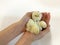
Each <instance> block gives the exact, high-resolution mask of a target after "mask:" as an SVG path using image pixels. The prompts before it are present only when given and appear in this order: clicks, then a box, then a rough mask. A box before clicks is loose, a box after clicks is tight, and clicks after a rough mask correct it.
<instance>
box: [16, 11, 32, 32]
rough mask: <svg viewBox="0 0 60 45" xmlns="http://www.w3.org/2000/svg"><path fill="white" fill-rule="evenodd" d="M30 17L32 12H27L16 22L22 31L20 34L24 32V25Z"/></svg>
mask: <svg viewBox="0 0 60 45" xmlns="http://www.w3.org/2000/svg"><path fill="white" fill-rule="evenodd" d="M31 16H32V12H28V13H26V14H25V15H24V16H23V17H22V19H21V20H20V21H18V22H17V24H18V27H21V28H19V29H20V30H22V32H25V31H26V23H27V22H28V20H29V19H30V18H31Z"/></svg>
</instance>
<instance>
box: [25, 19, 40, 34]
mask: <svg viewBox="0 0 60 45" xmlns="http://www.w3.org/2000/svg"><path fill="white" fill-rule="evenodd" d="M26 30H27V31H29V32H31V33H34V34H39V32H40V30H39V26H38V25H37V24H36V22H34V21H33V20H32V19H29V21H28V23H27V28H26Z"/></svg>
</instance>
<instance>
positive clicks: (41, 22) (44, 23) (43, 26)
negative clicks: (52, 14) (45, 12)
mask: <svg viewBox="0 0 60 45" xmlns="http://www.w3.org/2000/svg"><path fill="white" fill-rule="evenodd" d="M39 26H41V27H42V28H46V27H47V24H46V22H45V21H40V22H39Z"/></svg>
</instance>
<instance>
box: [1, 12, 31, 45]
mask: <svg viewBox="0 0 60 45" xmlns="http://www.w3.org/2000/svg"><path fill="white" fill-rule="evenodd" d="M30 18H31V12H28V13H26V14H25V15H24V16H23V18H22V19H21V20H19V21H17V22H15V23H13V24H11V25H10V26H8V27H7V28H5V29H3V31H0V45H6V44H8V43H9V42H10V41H11V40H12V39H14V38H15V37H16V36H18V35H19V34H21V33H22V32H25V25H26V23H27V21H28V20H29V19H30Z"/></svg>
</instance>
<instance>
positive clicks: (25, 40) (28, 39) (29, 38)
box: [16, 12, 50, 45]
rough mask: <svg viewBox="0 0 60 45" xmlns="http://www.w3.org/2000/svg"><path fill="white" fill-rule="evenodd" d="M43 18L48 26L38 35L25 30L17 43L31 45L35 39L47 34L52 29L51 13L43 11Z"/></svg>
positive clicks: (18, 44)
mask: <svg viewBox="0 0 60 45" xmlns="http://www.w3.org/2000/svg"><path fill="white" fill-rule="evenodd" d="M42 14H43V17H42V20H44V21H45V22H46V23H47V25H48V26H47V28H46V29H44V30H43V31H41V32H40V33H39V34H38V35H35V34H33V33H30V32H27V31H26V32H25V33H24V34H23V35H22V37H21V38H20V40H19V41H18V42H17V43H16V45H31V43H32V42H33V41H35V40H38V39H41V38H42V37H43V36H45V35H46V34H47V33H48V32H49V31H50V25H49V22H50V13H46V12H43V13H42Z"/></svg>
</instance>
